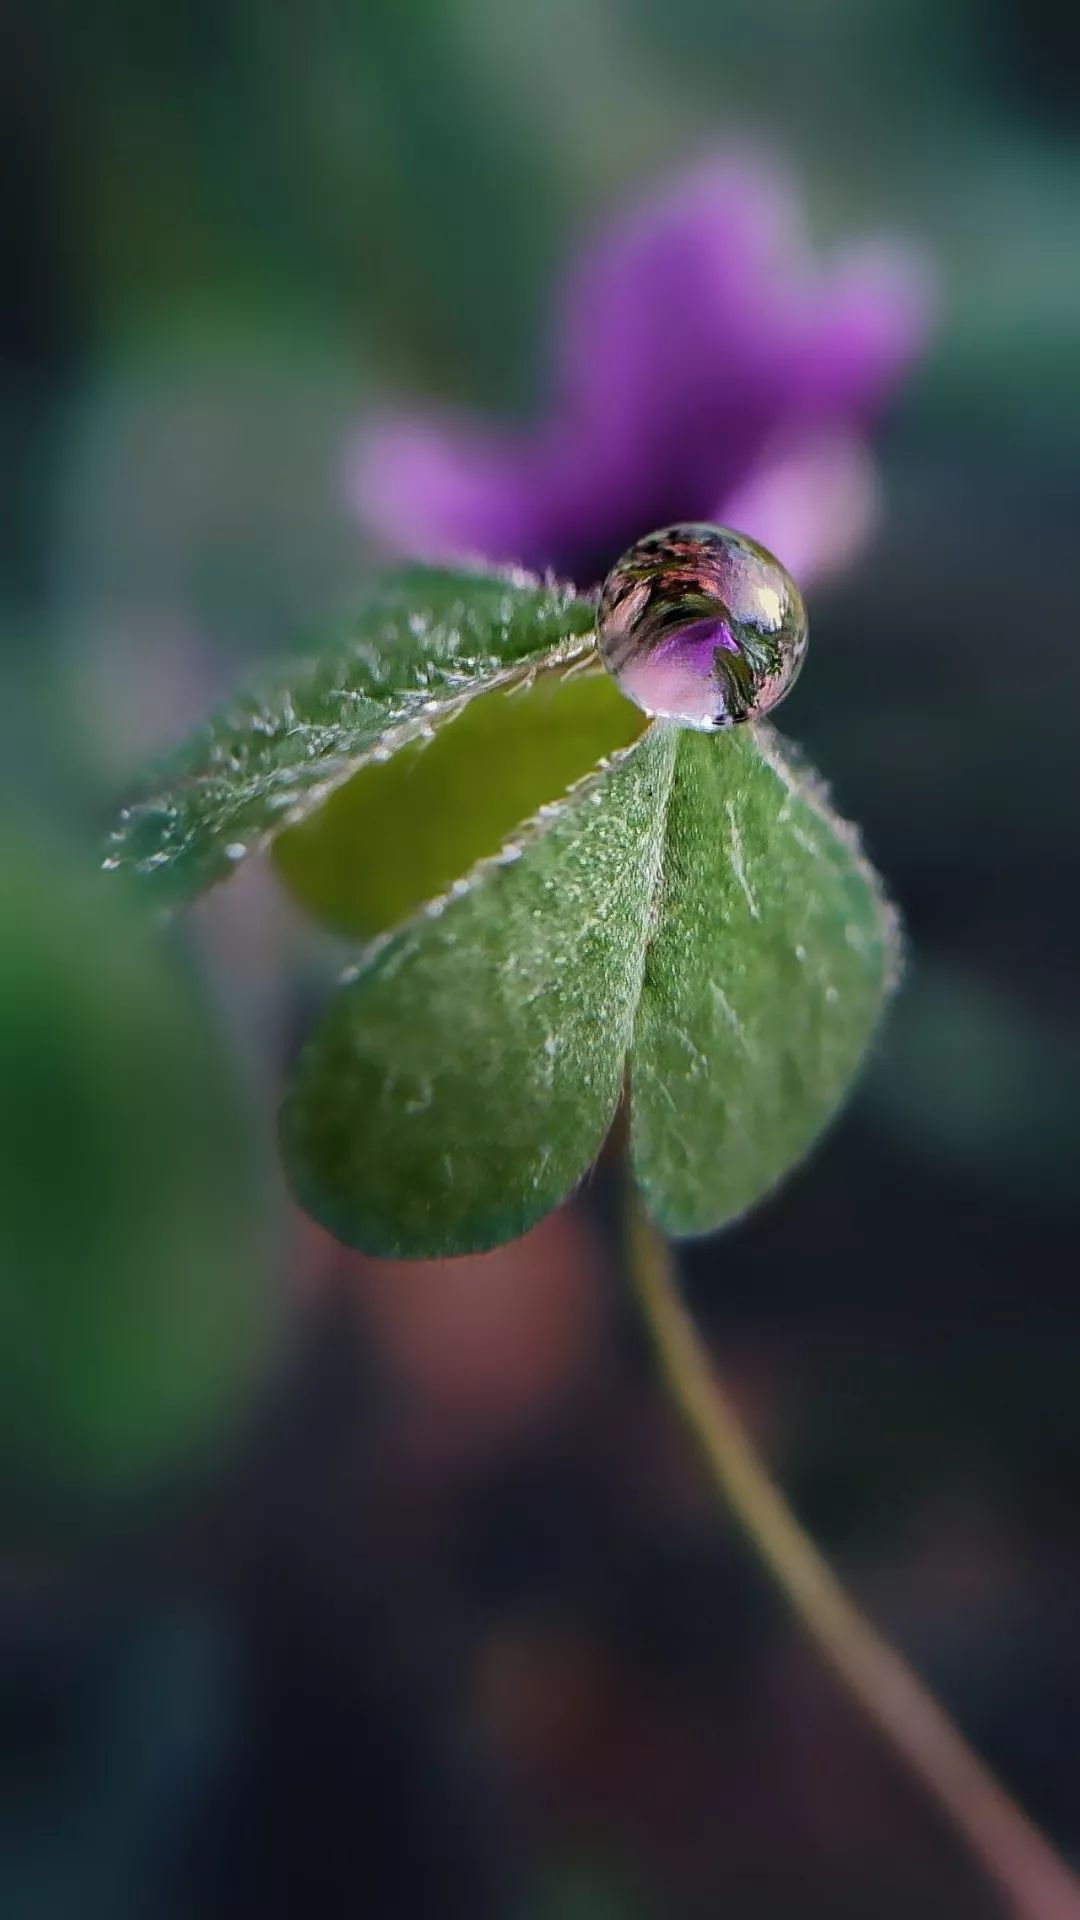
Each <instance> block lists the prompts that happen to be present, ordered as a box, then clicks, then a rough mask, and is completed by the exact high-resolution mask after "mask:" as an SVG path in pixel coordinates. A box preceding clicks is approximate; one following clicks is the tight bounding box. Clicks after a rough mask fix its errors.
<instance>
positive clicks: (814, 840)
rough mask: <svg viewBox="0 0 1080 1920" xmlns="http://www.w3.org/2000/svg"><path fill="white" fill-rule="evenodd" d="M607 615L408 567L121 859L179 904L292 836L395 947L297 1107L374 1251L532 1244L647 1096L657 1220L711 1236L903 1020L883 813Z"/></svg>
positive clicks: (340, 1227) (353, 977)
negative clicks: (872, 858) (656, 689)
mask: <svg viewBox="0 0 1080 1920" xmlns="http://www.w3.org/2000/svg"><path fill="white" fill-rule="evenodd" d="M593 621H594V608H593V605H592V603H591V602H590V601H588V600H586V599H580V598H575V597H574V596H573V595H572V594H570V593H569V592H568V591H566V590H564V589H560V588H555V587H546V586H539V585H537V584H536V583H533V582H528V581H525V580H523V579H519V578H514V579H507V578H503V577H501V576H477V575H468V574H449V573H441V572H439V573H436V572H413V573H411V574H408V575H402V576H399V577H398V578H397V579H396V580H395V581H393V582H391V583H390V584H389V585H388V587H387V588H386V589H385V590H384V591H383V592H382V593H381V595H380V596H379V597H378V598H377V599H376V600H375V601H374V602H373V603H372V605H371V606H370V607H369V608H368V609H367V611H366V612H365V614H364V615H363V616H362V618H361V619H360V621H359V622H358V623H357V625H356V627H355V630H354V632H353V634H352V635H351V637H350V636H345V637H344V638H343V639H339V640H338V641H337V642H336V643H335V645H334V646H333V647H332V648H331V649H329V650H327V652H326V653H325V654H324V655H323V656H322V657H321V658H320V659H319V660H318V661H316V662H314V663H312V664H310V665H309V666H308V667H307V668H305V669H303V670H302V671H297V672H294V673H293V675H292V676H291V677H290V678H289V680H288V681H287V682H283V683H282V684H281V685H279V687H278V688H277V689H276V690H275V691H274V692H273V693H272V694H270V695H268V696H264V697H262V698H260V699H257V700H251V701H248V702H245V703H241V704H239V705H236V706H234V707H233V708H231V709H230V710H229V711H227V712H226V713H225V714H224V715H222V716H221V717H220V718H219V719H218V720H217V721H215V722H213V723H212V724H211V726H210V727H209V728H208V729H207V730H206V731H205V732H204V734H203V735H201V736H200V737H199V738H198V739H197V740H196V741H194V742H193V743H192V744H191V746H190V747H189V748H188V749H187V750H186V752H185V753H183V754H182V755H180V756H179V757H178V758H177V760H176V762H175V764H174V778H173V781H172V784H171V785H169V786H168V787H167V788H166V789H165V790H164V791H163V792H161V793H159V794H158V795H156V796H155V797H154V798H152V799H150V800H147V801H144V802H142V803H140V804H138V805H136V806H134V807H132V808H130V809H129V810H128V811H127V813H126V814H125V815H124V817H123V819H122V821H121V824H120V827H119V829H118V832H117V834H116V835H115V836H114V839H113V843H112V845H111V849H110V854H109V860H108V864H109V865H111V866H113V867H116V868H120V869H126V870H135V871H136V872H138V873H139V874H142V875H145V876H147V878H148V880H149V881H150V882H151V883H152V884H153V885H154V887H155V888H157V889H162V888H163V889H165V891H166V892H167V893H169V894H171V895H172V896H173V897H182V896H183V895H184V894H186V893H191V892H194V891H197V890H198V889H199V888H200V887H202V886H204V885H206V884H208V883H209V882H210V881H211V880H214V879H216V878H219V877H221V876H222V875H224V874H225V873H227V872H228V871H229V870H230V868H231V867H232V866H234V865H235V864H236V862H237V860H238V859H239V858H240V857H242V856H243V854H244V853H245V852H246V851H247V850H248V849H249V848H250V847H252V846H255V845H258V844H261V843H264V842H266V841H270V840H272V841H273V850H274V858H275V861H276V864H277V867H278V871H279V873H280V874H281V876H282V878H283V879H284V881H285V883H286V884H287V885H288V886H289V887H290V889H291V890H292V892H293V893H294V894H295V895H296V896H297V897H298V898H299V899H300V900H301V901H302V902H303V903H304V905H305V906H306V907H307V908H308V910H309V911H311V912H313V913H314V914H316V915H317V916H318V917H319V918H320V919H322V920H323V921H325V922H326V923H328V924H330V925H331V926H333V927H335V928H336V929H338V930H339V931H342V932H345V933H347V934H349V935H351V936H353V937H358V938H361V939H365V940H367V941H368V942H369V944H368V946H367V947H366V949H365V950H364V951H363V952H362V954H361V957H360V959H359V962H358V964H357V965H356V966H355V967H353V968H352V969H351V970H350V972H349V973H348V974H347V975H346V977H345V979H344V980H343V981H342V982H341V984H340V986H339V987H338V988H337V990H336V992H335V993H334V995H333V996H332V999H331V1003H330V1006H329V1007H328V1009H327V1011H326V1013H325V1014H324V1016H323V1018H322V1020H321V1021H320V1022H319V1024H318V1026H317V1027H316V1029H315V1031H314V1032H313V1034H312V1035H311V1036H310V1038H309V1039H308V1041H307V1043H306V1045H305V1046H304V1047H303V1049H302V1050H301V1053H300V1057H299V1059H298V1061H297V1063H296V1066H295V1069H294V1072H293V1076H292V1080H291V1084H290V1087H289V1090H288V1092H287V1095H286V1099H285V1102H284V1107H283V1111H282V1119H281V1140H282V1148H283V1152H284V1157H285V1161H286V1165H287V1168H288V1170H289V1173H290V1177H291V1179H292V1182H293V1185H294V1188H295V1190H296V1193H297V1195H298V1197H299V1199H300V1201H301V1203H302V1204H303V1205H304V1206H305V1207H306V1208H307V1209H308V1211H309V1212H310V1213H312V1214H313V1215H314V1216H315V1217H316V1218H317V1219H319V1220H320V1221H322V1222H323V1223H324V1224H325V1225H326V1226H327V1227H329V1228H330V1230H331V1231H332V1232H334V1233H335V1234H337V1235H338V1237H339V1238H341V1239H342V1240H344V1241H346V1242H347V1243H349V1244H350V1245H353V1246H357V1247H360V1248H362V1249H364V1250H367V1251H371V1252H377V1253H383V1254H391V1255H397V1256H401V1257H415V1256H430V1255H436V1254H455V1253H464V1252H470V1251H476V1250H478V1249H481V1248H485V1247H490V1246H492V1245H495V1244H498V1243H499V1242H500V1241H503V1240H507V1239H510V1238H512V1237H513V1236H515V1235H516V1234H519V1233H522V1232H524V1231H525V1230H526V1228H528V1227H529V1226H530V1225H532V1224H533V1223H534V1222H535V1221H536V1220H537V1219H539V1218H540V1217H541V1216H542V1215H543V1214H544V1213H546V1212H548V1211H549V1210H550V1209H551V1208H552V1207H554V1206H556V1205H558V1204H559V1202H560V1201H562V1200H564V1199H565V1198H566V1197H567V1195H568V1194H569V1193H570V1192H571V1191H572V1190H573V1188H574V1187H575V1186H576V1185H577V1184H578V1183H579V1182H580V1180H581V1179H582V1178H583V1177H584V1175H585V1174H586V1173H587V1172H588V1170H589V1168H590V1166H591V1165H592V1163H593V1161H594V1160H595V1158H596V1156H597V1154H598V1152H599V1150H600V1148H601V1146H602V1144H603V1141H604V1138H605V1135H606V1133H607V1131H608V1129H609V1127H610V1125H611V1122H612V1119H613V1117H614V1113H615V1110H616V1107H617V1105H618V1102H619V1100H620V1097H621V1095H622V1092H623V1089H624V1086H625V1087H627V1088H628V1092H629V1103H630V1153H631V1159H632V1164H633V1167H634V1171H635V1174H636V1177H637V1180H638V1182H639V1184H640V1186H641V1189H642V1192H643V1194H644V1197H645V1201H646V1204H647V1206H648V1208H649V1210H650V1211H651V1213H652V1214H653V1217H654V1218H655V1219H656V1220H657V1222H658V1223H659V1224H660V1225H661V1226H662V1227H663V1228H664V1229H665V1230H666V1231H668V1232H670V1233H675V1234H694V1233H704V1232H707V1231H710V1230H711V1229H713V1228H715V1227H717V1226H719V1225H721V1224H722V1223H723V1222H724V1221H727V1220H730V1219H732V1218H733V1217H735V1216H737V1215H738V1214H740V1213H742V1212H744V1211H745V1210H746V1209H747V1208H748V1207H750V1206H752V1205H753V1204H754V1203H755V1202H756V1201H757V1200H758V1199H760V1197H761V1196H762V1195H763V1194H764V1193H766V1192H767V1191H768V1190H769V1189H770V1188H771V1187H772V1186H773V1185H774V1184H775V1183H776V1182H777V1181H778V1180H779V1179H780V1178H781V1177H782V1176H783V1174H784V1173H785V1172H786V1171H788V1169H789V1168H790V1167H792V1166H793V1165H794V1164H795V1163H796V1161H797V1160H799V1159H800V1158H801V1156H802V1155H803V1154H804V1153H805V1152H806V1151H807V1149H808V1148H809V1147H810V1146H811V1144H812V1143H813V1141H814V1140H815V1138H816V1137H817V1136H818V1134H819V1133H820V1132H821V1131H822V1129H823V1128H824V1126H825V1125H826V1124H827V1122H828V1121H829V1119H830V1118H831V1116H832V1115H833V1113H834V1112H835V1110H836V1108H837V1107H838V1105H839V1104H840V1102H841V1101H842V1099H843V1097H844V1095H845V1093H846V1091H847V1089H848V1087H849V1086H850V1083H851V1081H852V1079H853V1077H854V1075H855V1073H856V1071H857V1069H858V1066H859V1063H860V1060H861V1058H862V1056H863V1054H864V1052H865V1050H866V1047H867V1044H868V1042H869V1040H870V1038H871V1036H872V1033H873V1030H874V1027H875V1024H876V1021H877V1019H878V1016H879V1013H880V1010H881V1006H882V1002H883V999H884V997H885V995H886V993H887V991H888V989H889V986H890V983H891V981H892V978H893V976H894V973H895V969H896V946H897V941H896V930H895V921H894V917H893V915H892V913H891V910H890V909H889V907H888V906H887V904H886V902H885V900H884V898H883V895H882V892H881V889H880V886H879V884H878V882H877V880H876V877H875V875H874V874H873V872H872V870H871V869H870V867H869V866H868V865H867V863H866V861H865V860H864V859H863V857H862V856H861V854H860V852H859V848H858V843H857V840H856V837H855V835H854V833H853V831H852V829H851V828H850V827H848V826H846V825H845V824H844V823H842V822H841V821H839V820H838V819H837V818H836V817H835V815H834V814H833V813H832V812H831V810H830V808H829V806H828V804H827V801H826V799H825V797H824V795H823V793H822V791H821V789H820V787H819V786H818V784H817V782H816V781H815V780H814V778H813V777H812V776H810V775H808V774H807V773H806V772H805V771H804V770H802V769H801V768H800V767H799V766H798V765H797V763H795V762H794V761H793V760H792V759H791V758H790V757H789V756H788V755H787V754H786V753H785V752H783V751H782V750H781V747H780V744H779V741H778V738H777V736H776V735H775V733H774V732H773V731H772V729H771V728H769V727H767V726H765V725H758V726H743V727H739V728H736V729H733V730H732V731H730V732H727V733H722V734H718V735H704V734H697V733H692V732H686V731H682V730H679V729H677V728H676V727H674V726H672V725H671V724H670V723H666V722H657V721H653V722H651V723H650V722H648V721H647V720H646V719H645V717H644V716H643V715H642V714H641V713H640V712H638V710H637V709H636V708H635V707H632V706H631V705H630V704H629V702H627V701H626V700H624V699H623V697H622V695H621V694H620V693H619V692H618V689H617V688H616V687H615V685H614V683H613V682H612V681H611V680H610V679H609V678H608V677H607V676H606V675H605V674H604V673H603V672H602V671H601V670H599V669H598V668H597V666H596V662H595V653H594V640H593Z"/></svg>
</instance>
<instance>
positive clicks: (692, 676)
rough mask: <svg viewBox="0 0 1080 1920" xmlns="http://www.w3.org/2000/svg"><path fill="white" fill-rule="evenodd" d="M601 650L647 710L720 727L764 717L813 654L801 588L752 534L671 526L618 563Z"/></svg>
mask: <svg viewBox="0 0 1080 1920" xmlns="http://www.w3.org/2000/svg"><path fill="white" fill-rule="evenodd" d="M597 642H598V647H599V653H600V658H601V660H602V661H603V663H604V665H605V666H606V668H607V669H608V672H609V673H610V674H612V676H613V677H614V679H615V681H616V683H617V685H618V686H619V687H620V689H621V691H622V692H623V693H624V694H625V695H626V696H627V698H628V699H629V700H632V701H633V702H634V703H635V705H636V706H639V707H642V708H643V709H644V711H645V712H646V713H650V714H655V715H657V716H658V717H660V718H664V719H672V720H677V721H679V722H680V723H681V724H682V725H683V726H685V727H693V728H696V729H697V730H698V731H700V732H702V733H715V732H717V731H718V730H719V729H720V728H722V727H731V726H735V725H736V724H738V722H740V721H743V720H757V719H760V718H761V716H762V715H763V714H766V713H768V712H769V710H770V709H771V708H772V707H775V706H776V704H777V702H778V701H780V700H782V699H783V697H784V695H785V694H786V693H788V692H789V691H790V689H791V687H792V686H793V685H794V683H795V680H796V677H797V675H798V673H799V669H800V667H801V666H802V663H803V659H804V657H805V654H806V643H807V622H806V609H805V607H804V605H803V600H802V595H801V594H800V592H799V589H798V587H797V586H796V585H795V582H794V580H793V579H792V578H791V575H790V574H789V573H787V572H786V570H785V569H784V568H783V567H782V566H781V565H780V562H779V560H776V559H774V557H773V555H772V554H771V553H769V552H768V551H767V550H766V548H764V547H761V546H759V545H758V544H757V541H756V540H751V539H749V538H748V537H747V535H746V534H743V533H733V532H731V530H730V529H728V528H726V527H712V526H705V525H699V524H689V525H685V526H674V527H664V528H663V529H662V530H661V531H660V532H659V533H650V534H648V535H646V537H645V538H644V539H643V540H639V541H638V542H637V543H636V545H634V546H632V547H631V548H630V549H629V551H628V552H626V553H624V554H623V556H622V559H621V560H619V561H617V562H616V564H615V566H614V567H613V568H612V570H611V572H610V573H609V574H608V576H607V579H606V580H605V581H604V584H603V587H602V589H601V592H600V605H599V610H598V614H597Z"/></svg>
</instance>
